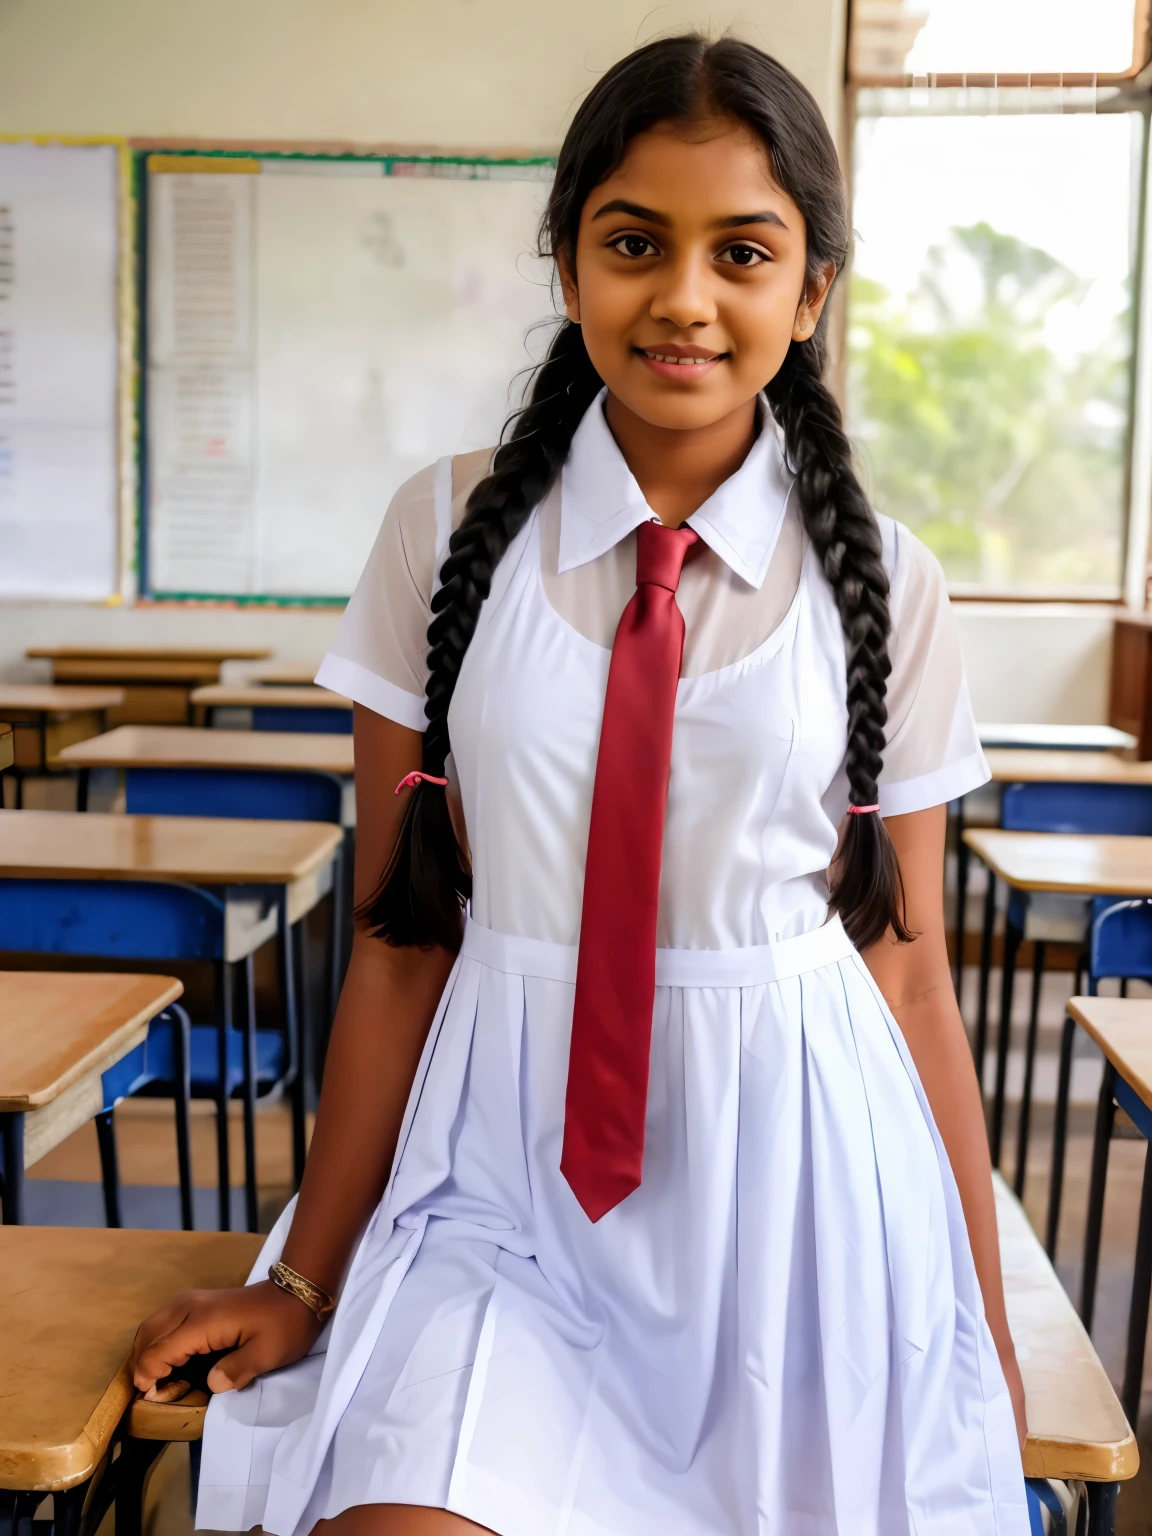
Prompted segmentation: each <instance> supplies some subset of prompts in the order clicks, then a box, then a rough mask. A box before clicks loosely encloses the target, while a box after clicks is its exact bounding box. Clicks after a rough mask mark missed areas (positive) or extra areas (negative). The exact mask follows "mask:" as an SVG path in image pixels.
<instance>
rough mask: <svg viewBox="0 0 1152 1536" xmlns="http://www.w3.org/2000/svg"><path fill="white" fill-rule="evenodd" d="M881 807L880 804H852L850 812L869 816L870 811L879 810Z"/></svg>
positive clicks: (850, 814) (854, 814) (855, 814)
mask: <svg viewBox="0 0 1152 1536" xmlns="http://www.w3.org/2000/svg"><path fill="white" fill-rule="evenodd" d="M879 809H880V807H879V806H878V805H850V806H849V807H848V814H849V816H867V814H868V812H869V811H878V810H879Z"/></svg>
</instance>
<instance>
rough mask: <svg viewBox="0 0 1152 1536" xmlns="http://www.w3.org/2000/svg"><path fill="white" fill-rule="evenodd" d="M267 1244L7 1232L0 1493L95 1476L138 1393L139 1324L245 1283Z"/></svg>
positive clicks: (83, 1230) (0, 1243)
mask: <svg viewBox="0 0 1152 1536" xmlns="http://www.w3.org/2000/svg"><path fill="white" fill-rule="evenodd" d="M263 1242H264V1239H263V1238H262V1237H261V1236H259V1235H258V1234H249V1233H247V1232H144V1231H129V1232H123V1231H108V1230H106V1229H104V1228H101V1227H0V1317H2V1318H3V1319H4V1348H3V1350H2V1351H0V1488H32V1487H35V1488H43V1489H44V1490H45V1491H47V1490H50V1489H54V1488H55V1489H60V1488H71V1487H74V1486H75V1485H76V1484H77V1483H80V1482H83V1481H84V1479H85V1478H86V1477H88V1476H90V1475H91V1473H92V1471H93V1470H94V1468H95V1466H96V1464H97V1463H98V1461H99V1460H100V1458H101V1457H102V1456H103V1455H104V1454H105V1452H106V1451H107V1448H108V1444H109V1441H110V1440H111V1438H112V1434H113V1431H114V1430H115V1428H116V1426H117V1424H118V1423H119V1422H120V1419H121V1418H122V1417H123V1414H124V1411H125V1409H126V1408H127V1407H128V1405H129V1403H130V1402H131V1400H132V1398H133V1397H134V1395H135V1393H134V1391H133V1388H132V1383H131V1381H130V1380H129V1377H128V1370H127V1357H128V1352H129V1350H130V1349H131V1347H132V1340H133V1338H134V1337H135V1334H136V1329H137V1327H138V1326H139V1324H140V1323H141V1322H142V1320H143V1319H144V1318H145V1317H147V1315H148V1314H149V1312H152V1311H154V1310H155V1309H156V1307H158V1306H159V1305H160V1304H161V1302H163V1301H166V1300H167V1299H168V1297H170V1296H172V1295H174V1294H175V1292H177V1291H180V1290H185V1289H187V1288H189V1287H196V1288H200V1287H207V1288H215V1287H220V1286H232V1285H242V1284H243V1283H244V1281H245V1280H246V1279H247V1277H248V1273H249V1271H250V1270H251V1267H252V1265H253V1263H254V1262H255V1260H256V1256H257V1254H258V1253H259V1251H260V1247H261V1245H262V1243H263Z"/></svg>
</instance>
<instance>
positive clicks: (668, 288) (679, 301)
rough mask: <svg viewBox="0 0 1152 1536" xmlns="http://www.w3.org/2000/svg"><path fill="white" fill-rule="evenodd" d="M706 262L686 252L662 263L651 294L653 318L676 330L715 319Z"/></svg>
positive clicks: (707, 322) (709, 322)
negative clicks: (670, 325) (673, 260)
mask: <svg viewBox="0 0 1152 1536" xmlns="http://www.w3.org/2000/svg"><path fill="white" fill-rule="evenodd" d="M708 276H709V274H708V271H707V266H706V264H705V263H702V262H700V261H699V260H696V259H694V258H693V257H692V256H691V255H687V254H686V255H685V256H684V257H683V258H682V259H681V260H679V261H676V262H672V263H669V264H668V265H667V266H664V265H662V266H661V267H660V268H659V271H658V276H657V287H656V292H655V293H654V294H653V296H652V303H651V306H650V313H651V316H652V318H653V320H664V321H667V322H668V323H670V324H672V325H674V326H676V328H677V329H678V330H679V329H687V328H688V327H689V326H693V325H711V324H712V323H713V322H714V321H715V319H716V302H715V299H714V298H713V296H712V292H711V285H710V283H709V281H708Z"/></svg>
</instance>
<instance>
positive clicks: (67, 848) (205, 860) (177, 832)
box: [0, 732, 342, 885]
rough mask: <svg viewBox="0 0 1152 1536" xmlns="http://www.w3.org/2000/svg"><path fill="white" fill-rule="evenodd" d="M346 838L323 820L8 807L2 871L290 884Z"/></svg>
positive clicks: (1, 821)
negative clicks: (249, 819) (31, 809)
mask: <svg viewBox="0 0 1152 1536" xmlns="http://www.w3.org/2000/svg"><path fill="white" fill-rule="evenodd" d="M203 734H205V735H207V734H208V733H207V732H204V733H203ZM341 838H342V833H341V831H340V828H339V827H337V826H329V825H328V823H327V822H318V821H246V820H237V819H232V818H225V817H213V816H117V815H113V814H104V813H99V812H96V811H87V812H84V813H83V814H80V813H79V812H76V811H5V812H4V813H3V815H0V877H3V876H8V877H11V878H16V877H22V878H24V879H32V880H36V879H58V880H174V881H178V882H180V883H182V884H185V885H291V884H293V882H295V881H297V880H302V879H304V878H305V877H306V876H308V875H311V874H313V873H314V872H315V871H316V870H318V869H323V868H324V866H325V865H326V864H327V863H328V862H329V860H330V859H331V858H332V857H333V855H334V854H335V852H336V849H337V848H338V847H339V845H340V842H341Z"/></svg>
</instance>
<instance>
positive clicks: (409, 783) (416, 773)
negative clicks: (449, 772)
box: [392, 768, 448, 795]
mask: <svg viewBox="0 0 1152 1536" xmlns="http://www.w3.org/2000/svg"><path fill="white" fill-rule="evenodd" d="M421 779H423V781H424V783H425V784H447V782H448V780H447V779H438V778H437V777H436V775H435V774H434V773H421V772H420V770H419V769H418V768H417V769H414V770H413V772H412V773H406V774H405V775H404V777H403V778H402V779H401V780H400V782H399V784H397V786H396V788H395V789H394V790H393V791H392V793H393V794H394V795H398V794H399V793H400V791H401V790H402V789H413V788H415V786H416V785H417V784H419V783H420V781H421Z"/></svg>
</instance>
